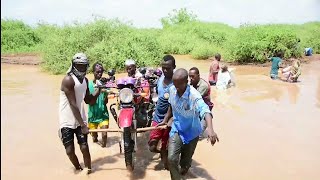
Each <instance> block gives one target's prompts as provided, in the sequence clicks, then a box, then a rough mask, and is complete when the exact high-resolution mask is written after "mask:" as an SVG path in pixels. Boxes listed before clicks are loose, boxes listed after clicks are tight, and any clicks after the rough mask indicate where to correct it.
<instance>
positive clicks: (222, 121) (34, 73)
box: [1, 56, 320, 180]
mask: <svg viewBox="0 0 320 180" xmlns="http://www.w3.org/2000/svg"><path fill="white" fill-rule="evenodd" d="M177 59H178V60H177V67H184V68H188V69H189V68H191V67H192V66H197V67H199V69H200V71H201V75H202V76H203V77H205V79H206V77H207V74H208V73H207V72H208V68H209V62H208V61H195V60H192V59H191V58H189V57H188V56H178V57H177ZM235 68H236V70H235V71H234V73H235V78H236V82H237V84H236V87H233V88H231V89H229V90H227V91H225V92H217V91H216V90H215V89H214V87H212V98H213V101H214V103H215V107H214V110H213V111H214V120H213V124H214V128H215V130H216V132H217V133H218V135H219V137H220V140H221V141H220V143H217V144H216V145H215V146H214V147H212V146H211V145H209V143H207V142H206V141H201V142H199V143H198V146H197V149H196V152H195V154H194V158H193V159H194V161H193V164H192V167H191V169H190V172H189V173H188V175H187V178H188V179H201V178H202V179H209V180H210V179H219V180H220V179H221V180H234V179H238V180H248V179H252V180H257V179H259V180H270V179H277V180H278V179H281V180H302V179H308V180H317V179H320V171H319V167H320V156H319V154H320V140H319V139H320V131H319V127H320V73H319V69H320V61H313V62H311V63H309V64H304V65H303V71H302V73H303V74H302V76H301V78H300V82H299V83H295V84H288V83H284V82H280V81H272V80H270V78H269V77H268V72H269V68H265V67H250V66H237V67H235ZM62 78H63V76H61V75H60V76H55V75H48V74H47V73H44V72H41V70H40V69H39V67H37V66H23V65H10V64H1V177H2V178H4V179H12V180H15V179H60V180H64V179H152V180H157V179H159V180H160V179H161V180H163V179H170V175H169V172H168V171H165V170H161V168H162V166H161V164H160V165H159V162H160V159H159V155H155V154H153V153H150V152H149V151H148V149H147V144H146V142H147V139H148V134H147V133H145V134H141V135H139V141H138V147H139V151H138V152H137V155H136V156H137V163H136V170H135V171H134V173H132V174H130V173H128V172H127V171H126V169H125V165H124V157H123V155H122V154H119V146H118V137H119V135H118V134H117V133H112V134H111V133H109V142H108V147H107V148H105V149H102V148H101V147H100V146H99V145H97V144H93V143H92V139H91V137H89V143H90V151H91V156H92V166H93V170H94V173H93V174H91V175H90V176H89V177H87V176H85V175H82V174H74V172H73V167H72V165H71V163H70V162H69V160H68V158H67V156H66V154H65V152H64V148H63V145H62V144H61V142H60V140H59V138H58V133H57V132H58V99H59V97H58V95H59V88H60V83H61V80H62ZM89 78H92V75H89ZM110 122H111V127H115V123H114V120H113V119H111V120H110ZM76 149H77V150H76V153H77V155H78V157H79V160H80V162H83V160H82V157H81V153H80V152H79V150H78V148H76Z"/></svg>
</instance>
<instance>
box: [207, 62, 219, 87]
mask: <svg viewBox="0 0 320 180" xmlns="http://www.w3.org/2000/svg"><path fill="white" fill-rule="evenodd" d="M219 69H220V67H219V61H217V60H214V61H212V63H211V65H210V69H209V81H214V82H217V80H218V73H213V72H214V71H219Z"/></svg>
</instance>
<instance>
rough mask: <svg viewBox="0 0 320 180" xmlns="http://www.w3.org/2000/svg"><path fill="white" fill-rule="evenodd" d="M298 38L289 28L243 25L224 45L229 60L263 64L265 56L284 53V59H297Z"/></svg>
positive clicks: (298, 54)
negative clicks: (228, 54)
mask: <svg viewBox="0 0 320 180" xmlns="http://www.w3.org/2000/svg"><path fill="white" fill-rule="evenodd" d="M298 40H299V38H298V36H297V35H296V33H295V32H294V31H292V30H291V29H290V28H287V27H283V26H281V25H266V26H257V25H245V26H242V27H240V29H238V30H237V32H236V35H235V36H234V38H232V39H230V40H229V42H228V43H227V45H226V48H227V51H229V53H230V55H231V58H232V59H233V60H236V61H239V62H242V63H244V62H254V61H256V62H264V61H265V60H266V58H265V56H266V55H267V56H273V55H274V54H275V53H276V52H279V51H280V52H285V54H284V58H289V57H299V56H300V55H301V53H302V49H301V47H299V46H298Z"/></svg>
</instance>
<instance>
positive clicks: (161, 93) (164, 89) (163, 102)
mask: <svg viewBox="0 0 320 180" xmlns="http://www.w3.org/2000/svg"><path fill="white" fill-rule="evenodd" d="M171 86H173V82H172V81H171V83H170V84H168V85H165V84H164V75H162V76H161V77H160V78H159V80H158V83H157V93H158V101H157V105H156V109H155V111H154V116H153V121H155V122H157V123H161V122H162V121H163V119H164V117H165V115H166V114H167V112H168V108H169V101H168V100H169V88H170V87H171Z"/></svg>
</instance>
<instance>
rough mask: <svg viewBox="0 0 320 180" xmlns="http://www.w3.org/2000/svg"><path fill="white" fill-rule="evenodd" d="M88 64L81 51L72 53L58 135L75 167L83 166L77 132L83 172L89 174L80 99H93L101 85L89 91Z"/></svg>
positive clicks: (63, 83) (89, 159)
mask: <svg viewBox="0 0 320 180" xmlns="http://www.w3.org/2000/svg"><path fill="white" fill-rule="evenodd" d="M88 67H89V61H88V59H87V56H86V55H85V54H83V53H77V54H75V55H74V56H73V59H72V64H71V67H70V68H69V70H68V71H67V75H66V76H65V77H64V78H63V80H62V83H61V91H60V103H59V121H60V130H59V137H60V138H61V141H62V143H63V145H64V147H65V149H66V153H67V155H68V157H69V159H70V161H71V163H72V164H73V166H74V167H75V169H76V170H82V167H81V166H80V164H79V160H78V157H77V155H76V154H75V149H74V135H76V137H77V140H78V144H79V146H80V150H81V152H82V154H83V159H84V165H85V168H86V173H87V174H90V173H91V156H90V152H89V145H88V133H89V129H88V127H87V118H86V114H85V111H84V107H83V104H82V102H83V100H84V101H85V102H86V103H87V104H90V103H92V102H95V101H96V99H97V98H98V96H99V94H100V89H96V90H95V91H94V93H93V94H90V92H89V88H88V79H87V78H86V77H85V76H86V73H87V69H88Z"/></svg>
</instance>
